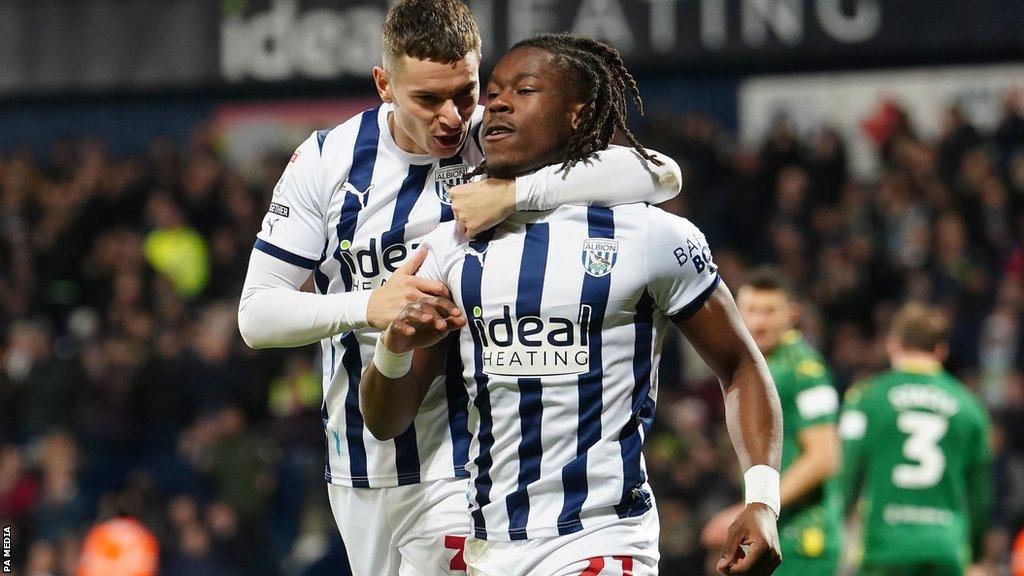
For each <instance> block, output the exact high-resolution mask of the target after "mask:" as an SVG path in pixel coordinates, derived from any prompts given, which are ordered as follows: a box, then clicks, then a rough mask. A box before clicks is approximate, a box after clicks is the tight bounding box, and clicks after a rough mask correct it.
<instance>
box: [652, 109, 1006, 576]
mask: <svg viewBox="0 0 1024 576" xmlns="http://www.w3.org/2000/svg"><path fill="white" fill-rule="evenodd" d="M651 125H652V126H656V127H657V129H656V130H649V131H648V132H647V134H646V138H644V139H643V142H644V144H645V145H646V146H649V147H652V148H656V149H658V150H661V151H663V152H665V153H666V154H669V155H671V156H673V157H674V158H676V159H677V160H679V162H680V164H681V165H682V166H683V172H684V178H685V179H686V182H685V183H684V186H683V189H684V193H683V194H682V195H680V196H679V197H678V198H677V199H676V200H674V201H672V202H670V203H669V204H670V205H669V206H667V207H668V208H669V209H671V210H672V211H674V212H677V213H680V214H684V215H686V216H688V217H689V218H690V219H692V220H694V221H695V222H696V223H697V224H698V225H700V226H701V228H702V229H703V230H704V232H705V233H706V234H707V236H708V238H709V240H710V243H711V246H712V249H713V251H714V252H715V258H716V262H717V263H718V265H719V268H720V271H721V273H722V276H723V277H724V278H725V280H726V282H727V283H728V284H730V285H732V286H734V287H735V286H739V285H740V284H742V283H743V281H744V274H745V272H746V271H749V270H750V269H751V268H752V267H753V266H754V265H757V264H761V263H773V264H775V265H777V266H778V267H779V268H780V269H781V270H782V271H783V272H784V274H785V275H786V276H787V277H788V279H789V280H790V281H791V282H792V283H793V285H794V286H795V287H796V289H797V291H798V297H799V298H800V300H801V304H802V306H801V308H802V318H801V323H800V328H801V329H802V331H803V332H804V334H805V336H806V337H807V338H808V339H809V340H810V341H811V342H812V343H813V344H814V345H815V346H816V347H817V348H818V349H819V350H820V351H821V352H822V353H823V354H824V355H825V357H826V358H827V360H828V363H829V367H830V368H831V369H832V371H833V373H834V375H835V377H836V385H837V387H838V388H839V390H840V392H842V391H844V390H845V389H847V388H848V387H849V386H850V385H851V384H852V383H854V382H856V381H857V380H859V379H861V378H863V377H866V376H868V375H870V374H872V373H875V372H877V371H880V370H883V369H885V368H886V367H887V359H886V355H885V349H884V341H883V338H884V335H885V331H886V329H887V327H888V325H889V320H890V317H891V316H892V314H893V313H894V311H895V310H896V308H897V307H898V306H899V305H900V304H901V303H903V302H905V301H907V300H911V299H914V300H922V301H927V302H932V303H934V304H936V305H939V306H940V307H942V308H943V309H944V310H945V311H946V312H947V313H948V315H949V317H950V318H951V320H952V328H951V334H950V346H951V354H950V357H949V360H948V362H947V368H948V369H949V370H950V371H951V372H952V373H953V374H955V375H956V376H958V377H959V378H961V379H962V380H963V381H964V382H965V383H966V384H967V385H968V386H969V387H970V388H971V389H972V390H973V391H974V392H975V393H976V394H977V395H978V396H979V397H980V398H981V399H982V401H983V402H984V404H985V405H986V406H987V407H988V409H989V411H990V413H991V414H992V417H993V420H994V424H995V434H994V436H995V454H996V463H995V468H996V483H997V485H996V502H997V505H996V509H995V510H994V511H993V512H994V516H993V529H992V530H991V532H990V534H989V536H988V538H987V539H986V542H985V550H983V551H981V552H982V554H981V556H982V560H983V562H982V566H983V567H984V568H985V573H987V574H992V575H996V574H1005V573H1007V571H1008V570H1009V563H1010V551H1011V548H1012V544H1013V540H1014V539H1015V537H1016V536H1017V534H1018V533H1019V531H1020V530H1021V527H1022V525H1024V459H1022V456H1024V334H1022V333H1021V319H1022V311H1024V308H1022V306H1024V292H1022V290H1024V106H1022V102H1021V101H1020V99H1019V98H1016V97H1014V96H1010V97H1008V98H1007V99H1006V101H1005V104H1004V107H1003V110H1002V117H1001V120H1000V122H999V125H998V127H997V128H996V129H995V130H994V131H991V132H990V133H989V132H982V131H979V130H978V129H977V128H976V127H974V126H972V125H971V124H970V122H969V121H968V120H967V118H966V116H965V114H964V113H963V111H962V110H961V108H960V107H958V106H956V105H952V106H950V107H949V108H948V109H947V110H946V111H945V114H944V117H943V119H942V126H943V129H942V133H941V135H940V136H939V137H938V138H924V137H922V136H921V135H920V134H919V133H918V131H917V130H916V129H915V126H914V125H913V123H912V122H911V120H910V116H909V114H907V113H906V111H904V110H903V109H901V108H900V106H899V105H898V103H896V102H885V103H882V105H881V106H880V107H879V113H878V116H877V117H874V118H872V119H871V122H870V123H866V125H865V130H864V133H863V134H862V135H861V137H864V138H868V139H869V140H870V141H871V143H872V144H873V145H874V146H875V148H876V150H877V155H878V159H879V170H878V172H877V174H875V175H873V177H871V178H867V179H865V178H855V177H854V176H853V174H852V170H851V168H850V166H849V162H848V154H847V148H848V146H849V144H850V143H849V142H847V141H844V139H843V137H842V136H840V134H839V132H838V131H836V130H834V129H832V128H830V127H828V126H820V127H817V128H816V129H815V130H814V131H813V132H811V133H798V132H797V130H796V129H795V127H794V123H793V122H792V121H791V119H789V118H786V117H779V118H777V119H775V122H774V124H773V128H772V129H771V131H770V133H769V134H768V135H767V136H766V138H765V139H764V141H763V142H762V143H760V146H759V147H757V148H754V147H748V146H742V145H740V144H738V143H737V142H736V140H735V138H734V137H733V136H732V135H730V134H729V133H728V132H727V131H726V130H725V129H723V128H722V127H721V126H720V125H718V124H717V123H716V122H714V121H713V120H711V119H709V118H707V117H705V116H701V115H697V114H692V115H686V116H683V117H678V116H671V115H665V116H664V117H662V118H658V117H657V115H655V119H654V121H652V123H651ZM659 394H660V397H659V407H658V408H659V420H658V421H657V423H656V427H657V429H658V431H657V432H656V433H655V434H654V436H653V438H652V440H651V441H650V443H649V444H648V450H647V457H648V464H649V466H651V467H652V468H654V469H655V470H656V472H652V474H651V477H652V482H654V483H655V493H656V494H659V495H660V498H659V508H660V509H661V519H662V551H663V554H664V557H665V563H664V564H663V568H664V569H668V570H670V571H669V572H668V573H671V574H676V573H678V574H697V573H701V572H700V570H701V566H702V563H703V561H704V551H702V550H701V549H700V548H699V544H698V538H697V536H698V535H699V533H700V529H701V527H702V526H703V524H704V523H705V522H706V521H707V520H708V518H709V517H710V515H711V514H713V513H714V512H715V511H717V510H719V509H721V508H723V507H724V506H726V505H728V504H730V503H733V502H736V501H739V498H740V496H741V494H740V492H739V490H738V488H737V486H736V484H735V482H734V479H735V478H737V476H738V474H739V472H738V470H736V469H735V468H736V464H735V458H734V457H733V455H732V453H731V448H730V444H729V439H728V436H727V435H726V433H725V430H724V427H723V425H722V424H721V422H722V403H721V394H720V392H719V391H718V387H717V384H716V382H715V381H714V379H713V377H712V376H711V375H710V374H709V373H707V371H706V370H705V369H704V367H703V366H702V365H701V363H700V361H699V359H695V358H694V354H693V352H692V351H691V350H689V349H688V348H687V347H686V346H685V345H683V344H682V343H680V342H679V341H678V339H674V340H670V341H669V342H668V344H667V345H666V351H665V356H664V358H663V360H662V378H661V388H660V390H659ZM1022 552H1024V550H1022ZM1020 569H1021V570H1024V566H1022V567H1021V568H1020Z"/></svg>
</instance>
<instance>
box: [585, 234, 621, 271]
mask: <svg viewBox="0 0 1024 576" xmlns="http://www.w3.org/2000/svg"><path fill="white" fill-rule="evenodd" d="M618 257H619V243H618V242H617V241H616V240H608V239H606V238H587V239H586V240H585V241H584V242H583V269H584V270H586V271H587V274H590V275H591V276H595V277H598V278H600V277H601V276H606V275H607V274H608V273H610V272H611V271H612V268H613V267H614V266H615V261H616V259H618Z"/></svg>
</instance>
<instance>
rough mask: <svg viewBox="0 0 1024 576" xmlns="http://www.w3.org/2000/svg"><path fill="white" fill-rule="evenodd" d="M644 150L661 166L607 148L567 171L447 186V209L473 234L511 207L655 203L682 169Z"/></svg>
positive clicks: (675, 186)
mask: <svg viewBox="0 0 1024 576" xmlns="http://www.w3.org/2000/svg"><path fill="white" fill-rule="evenodd" d="M648 152H650V153H651V154H652V155H656V156H657V158H658V160H659V161H661V164H660V165H658V164H655V163H653V162H650V161H648V160H645V159H644V158H643V157H641V156H640V154H638V153H637V152H636V151H635V150H633V149H632V148H626V147H624V146H611V147H609V148H607V149H605V150H602V151H601V152H599V153H597V154H595V155H594V156H593V157H592V158H590V159H588V160H586V161H584V162H580V163H579V164H577V165H576V166H574V167H573V168H572V169H570V170H562V169H561V165H560V164H553V165H550V166H545V167H543V168H541V169H540V170H537V171H535V172H531V173H530V174H524V175H522V176H518V177H516V179H515V180H504V179H500V178H488V179H484V180H480V181H478V182H470V183H468V184H463V185H461V186H456V187H454V188H452V189H451V202H452V211H453V212H454V214H455V218H456V221H457V222H458V225H459V230H460V231H461V232H462V233H463V234H465V235H466V236H468V237H470V238H475V237H476V235H477V234H479V233H481V232H483V231H485V230H489V229H490V228H493V227H494V226H496V225H498V224H500V223H501V222H502V221H504V220H505V219H506V218H508V217H509V216H510V215H512V213H514V212H516V211H520V212H529V211H538V210H553V209H555V208H558V207H559V206H564V205H568V204H578V205H583V206H616V205H620V204H631V203H634V202H647V203H649V204H658V203H661V202H664V201H665V200H668V199H670V198H673V197H675V196H676V195H677V194H679V190H680V189H681V187H682V172H681V171H680V169H679V165H678V164H676V162H675V161H673V160H672V159H671V158H669V157H667V156H665V155H663V154H660V153H658V152H655V151H653V150H649V151H648Z"/></svg>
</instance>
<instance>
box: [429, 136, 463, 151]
mask: <svg viewBox="0 0 1024 576" xmlns="http://www.w3.org/2000/svg"><path fill="white" fill-rule="evenodd" d="M434 140H436V141H437V143H438V144H440V145H441V147H442V148H455V147H456V146H458V145H459V144H462V132H456V133H455V134H451V135H447V136H434Z"/></svg>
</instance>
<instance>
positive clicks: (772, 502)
mask: <svg viewBox="0 0 1024 576" xmlns="http://www.w3.org/2000/svg"><path fill="white" fill-rule="evenodd" d="M779 480H780V478H779V471H778V470H776V469H775V468H772V467H771V466H765V465H764V464H757V465H755V466H751V467H750V468H748V469H747V472H746V473H745V474H744V475H743V485H744V487H745V489H746V490H745V492H746V498H745V500H746V503H747V504H752V503H754V502H760V503H761V504H764V505H765V506H767V507H769V508H771V509H772V512H775V517H776V518H778V516H779V510H781V509H782V496H781V494H780V492H779Z"/></svg>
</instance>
